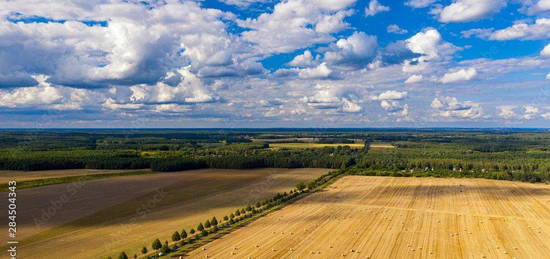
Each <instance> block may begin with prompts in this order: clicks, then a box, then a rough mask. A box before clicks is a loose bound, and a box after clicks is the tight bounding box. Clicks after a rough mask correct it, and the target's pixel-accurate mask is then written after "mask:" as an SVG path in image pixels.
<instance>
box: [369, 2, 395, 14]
mask: <svg viewBox="0 0 550 259" xmlns="http://www.w3.org/2000/svg"><path fill="white" fill-rule="evenodd" d="M389 10H390V7H388V6H384V5H382V4H380V3H379V2H378V0H371V1H370V2H369V6H367V8H365V15H366V16H374V15H376V14H377V13H381V12H387V11H389Z"/></svg>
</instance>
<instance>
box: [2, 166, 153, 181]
mask: <svg viewBox="0 0 550 259" xmlns="http://www.w3.org/2000/svg"><path fill="white" fill-rule="evenodd" d="M138 171H145V169H135V170H100V169H70V170H44V171H8V170H0V184H7V183H8V181H11V180H16V181H18V182H23V181H31V180H38V179H51V178H61V177H70V176H86V175H99V174H115V173H121V174H123V173H130V172H138Z"/></svg>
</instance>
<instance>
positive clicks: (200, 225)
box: [197, 223, 204, 231]
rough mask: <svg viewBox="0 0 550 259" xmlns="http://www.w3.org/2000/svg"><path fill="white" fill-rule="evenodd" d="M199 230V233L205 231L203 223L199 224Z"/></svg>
mask: <svg viewBox="0 0 550 259" xmlns="http://www.w3.org/2000/svg"><path fill="white" fill-rule="evenodd" d="M197 230H198V231H203V230H204V226H203V225H202V223H199V225H198V226H197Z"/></svg>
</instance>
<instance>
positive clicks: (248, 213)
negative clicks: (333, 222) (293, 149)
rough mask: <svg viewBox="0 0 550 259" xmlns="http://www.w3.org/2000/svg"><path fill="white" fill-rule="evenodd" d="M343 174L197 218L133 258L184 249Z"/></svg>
mask: <svg viewBox="0 0 550 259" xmlns="http://www.w3.org/2000/svg"><path fill="white" fill-rule="evenodd" d="M343 174H344V171H342V170H336V171H332V172H329V173H327V174H324V175H322V176H320V177H318V178H317V179H314V180H312V181H309V182H307V183H303V182H302V183H298V184H297V185H296V188H295V189H293V190H291V191H290V192H289V193H287V192H284V193H277V194H276V195H274V196H273V197H271V198H269V199H265V200H260V201H256V202H255V203H254V204H249V205H247V206H246V207H243V208H241V209H237V210H236V211H235V212H233V213H231V214H229V215H225V216H223V217H221V218H220V220H218V219H217V218H216V216H213V217H212V218H211V219H206V221H204V223H203V222H199V223H198V224H197V228H196V229H195V228H191V229H181V230H175V231H174V233H173V234H172V237H171V241H168V240H165V241H164V242H161V240H160V239H158V238H156V239H154V240H152V242H151V245H150V246H143V248H142V249H141V251H139V253H137V252H136V253H134V255H133V258H153V257H156V256H158V255H167V254H169V253H172V252H180V253H181V252H185V251H186V250H187V249H192V245H194V244H196V243H199V242H201V241H204V240H205V239H207V238H208V237H209V236H212V235H214V234H217V233H218V232H221V231H223V230H227V229H230V228H233V227H235V226H238V225H240V224H242V223H245V222H246V221H248V220H251V219H254V218H256V217H258V216H261V215H264V214H265V213H267V212H269V211H270V210H272V209H274V208H278V207H281V206H283V205H285V204H287V203H290V202H292V201H295V200H296V199H299V198H300V197H302V196H303V195H305V194H307V193H310V192H313V191H315V190H318V189H320V188H322V187H323V186H325V185H327V184H329V183H330V182H332V181H334V180H335V179H336V178H338V177H339V176H341V175H343ZM128 254H132V253H127V252H126V251H123V252H120V254H119V255H118V258H119V259H128V258H129V257H128ZM108 259H112V257H108Z"/></svg>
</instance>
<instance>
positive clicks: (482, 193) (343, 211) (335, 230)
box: [189, 176, 550, 258]
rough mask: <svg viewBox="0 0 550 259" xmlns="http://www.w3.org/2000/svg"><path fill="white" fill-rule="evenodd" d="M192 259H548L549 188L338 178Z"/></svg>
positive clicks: (491, 182) (442, 180)
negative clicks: (322, 188)
mask: <svg viewBox="0 0 550 259" xmlns="http://www.w3.org/2000/svg"><path fill="white" fill-rule="evenodd" d="M189 256H190V257H191V258H206V257H207V256H208V257H210V258H343V257H345V258H550V186H548V185H545V184H528V183H520V182H508V181H494V180H484V179H454V178H453V179H445V178H392V177H367V176H346V177H344V178H341V179H340V180H338V181H337V182H335V183H333V184H332V185H330V186H328V187H327V188H325V189H324V190H323V191H320V192H317V193H314V194H312V195H310V196H308V197H306V198H304V199H301V200H299V201H297V202H295V203H293V204H291V205H288V206H286V207H285V208H283V209H281V210H279V211H276V212H273V213H271V214H269V215H267V216H265V217H263V218H260V219H258V220H256V221H254V222H253V223H251V224H249V225H248V226H245V227H243V228H240V229H238V230H235V231H234V232H232V233H230V234H228V235H226V236H224V237H223V238H221V239H218V240H215V241H213V242H211V243H209V244H206V245H205V246H204V249H197V250H194V251H192V252H191V253H190V254H189Z"/></svg>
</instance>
